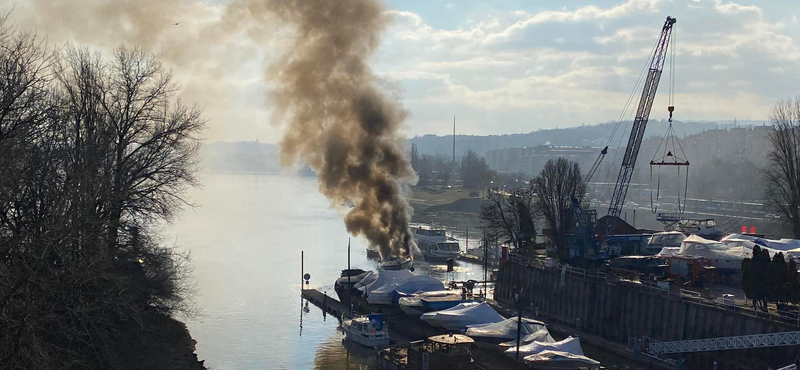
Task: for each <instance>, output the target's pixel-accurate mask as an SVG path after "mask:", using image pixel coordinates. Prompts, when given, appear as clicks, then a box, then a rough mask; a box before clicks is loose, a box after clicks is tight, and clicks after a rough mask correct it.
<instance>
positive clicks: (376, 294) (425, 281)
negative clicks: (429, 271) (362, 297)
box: [367, 270, 444, 305]
mask: <svg viewBox="0 0 800 370" xmlns="http://www.w3.org/2000/svg"><path fill="white" fill-rule="evenodd" d="M398 271H404V270H398ZM405 271H408V270H405ZM381 275H383V273H381ZM443 289H444V284H442V282H441V281H439V280H437V279H436V278H433V277H430V276H428V275H417V276H411V277H409V278H406V279H402V280H396V281H394V282H393V283H391V284H385V285H384V286H382V287H380V288H377V289H374V290H372V291H371V292H370V293H369V296H368V297H367V302H369V303H370V304H382V305H390V304H392V295H393V294H395V293H399V294H400V295H402V296H405V295H409V294H413V293H417V292H432V291H438V290H443Z"/></svg>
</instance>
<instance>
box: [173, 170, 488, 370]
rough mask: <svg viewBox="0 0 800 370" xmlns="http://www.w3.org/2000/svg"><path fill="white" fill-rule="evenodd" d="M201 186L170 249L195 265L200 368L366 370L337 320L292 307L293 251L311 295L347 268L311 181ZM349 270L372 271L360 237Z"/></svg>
mask: <svg viewBox="0 0 800 370" xmlns="http://www.w3.org/2000/svg"><path fill="white" fill-rule="evenodd" d="M202 180H203V185H204V186H203V188H202V189H196V190H194V191H193V192H192V193H191V194H190V200H191V201H192V202H193V203H195V204H198V205H199V207H197V208H194V209H188V210H186V211H185V212H184V214H183V215H182V216H181V218H180V220H178V221H176V222H175V224H174V225H173V226H172V228H171V237H172V240H175V241H176V242H177V244H178V245H179V246H180V247H181V248H185V249H187V250H189V251H191V254H192V261H193V263H194V266H195V280H196V283H197V289H198V295H197V297H196V301H197V303H198V305H199V306H200V308H201V309H202V316H200V317H198V318H197V319H195V320H193V321H189V322H187V326H188V327H189V330H190V331H191V333H192V336H193V337H194V338H195V339H196V340H197V354H198V356H199V357H200V359H202V360H205V361H206V364H207V365H209V366H210V367H212V368H214V369H216V370H226V369H237V370H238V369H264V368H270V369H272V368H275V369H311V368H320V369H322V368H325V369H361V368H362V367H360V366H363V365H367V366H368V364H369V362H368V361H369V360H370V359H365V360H364V361H362V359H363V357H359V356H357V355H354V354H353V353H352V352H347V351H346V350H345V348H344V346H343V345H342V342H341V339H342V338H343V335H342V334H341V332H340V331H338V329H337V328H338V326H339V322H338V320H337V319H336V318H335V317H332V316H330V315H327V316H324V315H323V313H322V311H320V310H319V309H318V308H316V307H315V306H313V305H312V306H310V307H308V309H305V304H304V303H302V302H301V303H299V304H298V302H299V301H301V300H300V298H299V296H300V292H299V289H300V285H301V275H302V274H301V272H300V251H301V250H303V251H305V271H306V272H308V273H309V274H311V286H312V287H315V288H318V289H320V290H322V291H327V292H328V294H329V295H331V296H335V294H334V293H333V282H334V280H335V279H336V278H337V277H338V275H339V272H340V271H341V270H342V269H344V268H345V267H346V266H347V239H348V237H349V235H348V234H347V232H346V230H345V229H344V224H343V222H342V217H341V215H340V214H339V213H338V212H337V211H335V210H332V209H330V203H329V202H328V200H326V199H325V198H324V197H323V196H321V195H320V194H319V192H318V187H317V183H316V179H314V178H303V177H295V176H289V175H246V174H236V175H232V174H215V175H204V176H203V179H202ZM470 244H472V241H470ZM351 261H352V265H353V267H359V268H362V269H365V270H367V269H372V270H374V269H375V268H376V266H377V263H376V262H375V261H372V260H369V259H367V258H366V244H365V243H364V241H363V240H362V239H361V238H355V239H353V240H352V256H351ZM415 265H416V267H417V273H430V274H431V275H432V276H434V277H436V278H439V279H441V280H444V281H450V280H468V279H475V280H482V278H483V271H482V270H481V268H480V267H478V266H473V265H470V264H466V263H463V262H462V263H460V264H458V265H457V266H456V268H455V271H453V272H447V271H446V268H445V266H443V265H434V266H431V265H429V264H426V263H424V262H421V261H416V262H415ZM298 311H300V313H299V314H298ZM372 360H373V361H374V359H372ZM365 361H366V362H365Z"/></svg>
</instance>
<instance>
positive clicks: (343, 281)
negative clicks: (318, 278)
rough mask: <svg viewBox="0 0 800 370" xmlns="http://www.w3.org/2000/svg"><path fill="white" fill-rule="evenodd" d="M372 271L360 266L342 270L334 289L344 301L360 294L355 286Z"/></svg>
mask: <svg viewBox="0 0 800 370" xmlns="http://www.w3.org/2000/svg"><path fill="white" fill-rule="evenodd" d="M370 273H371V272H370V271H364V270H362V269H359V268H353V269H344V270H342V273H341V274H340V275H339V278H338V279H336V283H334V285H333V290H335V291H336V295H337V296H339V300H340V301H342V302H344V301H345V300H347V299H350V298H352V297H355V296H358V295H360V294H361V293H360V292H359V291H358V290H356V289H355V288H354V286H355V285H356V284H357V283H358V282H359V281H361V279H363V278H364V277H366V276H367V275H369V274H370ZM348 294H349V295H348Z"/></svg>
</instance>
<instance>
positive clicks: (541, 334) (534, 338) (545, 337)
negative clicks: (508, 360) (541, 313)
mask: <svg viewBox="0 0 800 370" xmlns="http://www.w3.org/2000/svg"><path fill="white" fill-rule="evenodd" d="M555 341H556V340H555V339H553V337H552V336H550V331H548V330H547V328H543V329H539V330H537V331H535V332H533V333H531V334H528V335H526V336H524V337H522V338H520V341H519V343H520V345H525V344H529V343H533V342H542V343H555ZM512 347H513V348H514V349H515V350H516V348H517V338H514V339H512V340H509V341H508V342H503V343H500V344H499V345H498V346H497V348H498V349H499V350H500V351H501V352H505V351H506V350H508V349H509V348H512Z"/></svg>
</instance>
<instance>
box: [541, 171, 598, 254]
mask: <svg viewBox="0 0 800 370" xmlns="http://www.w3.org/2000/svg"><path fill="white" fill-rule="evenodd" d="M532 187H533V190H534V191H535V192H536V203H535V207H536V208H537V209H538V210H539V212H541V214H542V216H543V217H544V221H545V223H546V224H547V226H548V227H549V228H550V231H551V236H552V241H553V244H555V246H556V249H557V251H558V255H559V257H560V258H566V257H568V256H569V254H568V250H567V234H569V233H571V232H573V231H574V229H575V221H574V218H573V206H572V205H573V201H578V202H580V201H581V200H582V199H583V196H584V193H586V185H585V184H584V183H583V179H582V177H581V169H580V167H579V166H578V164H577V163H575V162H572V161H570V160H568V159H566V158H563V157H559V158H557V159H555V160H553V159H550V160H549V161H547V163H546V164H545V165H544V168H543V169H542V172H540V173H539V176H537V177H536V178H535V179H534V180H533V181H532Z"/></svg>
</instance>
